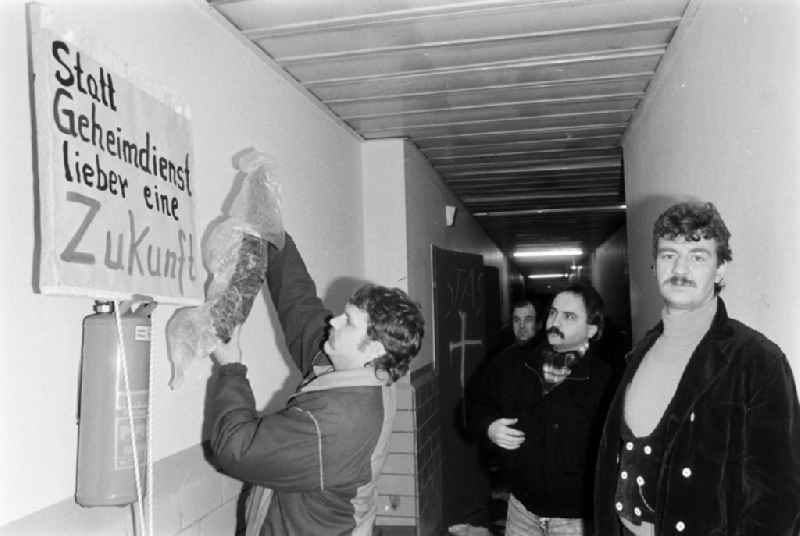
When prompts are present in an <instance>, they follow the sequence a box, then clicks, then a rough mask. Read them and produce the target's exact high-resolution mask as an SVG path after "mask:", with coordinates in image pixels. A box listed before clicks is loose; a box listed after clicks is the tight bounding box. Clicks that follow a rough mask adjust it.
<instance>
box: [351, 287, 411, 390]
mask: <svg viewBox="0 0 800 536" xmlns="http://www.w3.org/2000/svg"><path fill="white" fill-rule="evenodd" d="M350 303H351V304H353V305H355V306H356V307H358V308H359V309H362V310H364V311H366V313H367V315H368V317H369V324H368V325H367V336H368V337H369V338H370V339H372V340H375V341H379V342H380V343H381V344H383V347H384V348H385V349H386V353H385V354H384V355H382V356H381V357H377V358H375V359H373V360H372V364H373V366H374V367H375V370H376V371H383V372H385V373H386V374H387V375H388V377H389V381H388V383H393V382H395V381H397V379H398V378H400V377H402V376H403V375H404V374H405V373H406V372H408V368H409V365H410V364H411V360H412V359H413V358H414V356H416V355H417V353H418V352H419V349H420V346H421V345H422V337H423V336H424V335H425V319H424V318H423V317H422V313H421V312H420V307H419V304H417V303H415V302H413V301H411V299H410V298H409V297H408V294H406V293H405V292H404V291H402V290H400V289H399V288H388V287H382V286H380V285H364V286H363V287H361V288H360V289H358V290H357V291H356V293H355V294H353V296H352V297H351V298H350Z"/></svg>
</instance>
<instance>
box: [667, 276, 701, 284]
mask: <svg viewBox="0 0 800 536" xmlns="http://www.w3.org/2000/svg"><path fill="white" fill-rule="evenodd" d="M664 282H665V283H669V284H670V285H675V286H678V287H696V286H697V283H695V282H694V281H692V280H691V279H689V278H688V277H682V276H679V275H673V276H672V277H670V278H669V279H667V280H665V281H664Z"/></svg>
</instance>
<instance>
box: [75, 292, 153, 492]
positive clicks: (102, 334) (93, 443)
mask: <svg viewBox="0 0 800 536" xmlns="http://www.w3.org/2000/svg"><path fill="white" fill-rule="evenodd" d="M155 307H156V303H155V302H153V301H147V302H144V303H140V305H139V306H138V308H136V310H135V311H134V309H133V302H122V303H121V304H120V306H119V309H120V311H119V314H120V323H121V326H122V341H123V343H124V352H125V356H124V357H125V359H124V361H123V356H122V353H121V351H120V347H119V335H118V327H117V319H116V315H115V313H114V303H113V302H110V301H96V302H95V305H94V310H95V313H94V314H91V315H89V316H87V317H85V318H84V319H83V351H82V357H81V379H80V388H79V392H80V393H79V397H80V398H79V403H78V404H79V405H78V463H77V465H78V468H77V477H76V483H75V501H76V502H77V503H78V504H80V505H82V506H120V505H125V504H131V503H134V502H136V500H137V490H136V479H135V474H134V451H133V443H132V441H131V434H134V437H135V444H136V459H137V460H138V465H139V474H140V487H141V494H142V496H144V493H145V491H144V489H145V480H144V475H145V471H144V469H145V464H146V462H147V459H146V453H147V443H146V440H147V426H148V411H149V410H148V394H149V393H148V391H149V385H150V328H151V321H150V314H151V313H152V311H153V309H155ZM124 362H125V363H127V376H128V387H129V389H130V401H131V403H130V407H131V412H129V411H128V395H127V391H126V388H125V381H124V373H125V371H124V369H123V363H124ZM130 413H132V416H133V427H131V415H130ZM131 428H133V429H131Z"/></svg>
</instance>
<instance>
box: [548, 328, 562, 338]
mask: <svg viewBox="0 0 800 536" xmlns="http://www.w3.org/2000/svg"><path fill="white" fill-rule="evenodd" d="M547 334H548V335H558V336H559V337H561V338H562V339H563V338H564V333H563V332H562V331H561V330H560V329H558V327H556V326H550V327H549V328H547Z"/></svg>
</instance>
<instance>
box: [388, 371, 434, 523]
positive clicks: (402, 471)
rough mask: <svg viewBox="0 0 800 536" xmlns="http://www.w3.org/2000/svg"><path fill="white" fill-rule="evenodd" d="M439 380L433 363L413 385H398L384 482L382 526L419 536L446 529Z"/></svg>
mask: <svg viewBox="0 0 800 536" xmlns="http://www.w3.org/2000/svg"><path fill="white" fill-rule="evenodd" d="M435 380H436V377H435V376H434V374H433V369H432V367H431V366H427V367H423V368H422V369H420V370H418V371H414V373H413V374H412V377H411V384H410V385H409V384H398V412H397V417H396V418H395V423H394V431H393V433H392V443H391V447H390V454H389V458H388V459H387V461H386V465H385V466H384V468H383V472H382V474H381V478H380V481H379V485H378V489H379V493H380V502H379V506H378V521H377V525H378V526H379V527H408V528H409V529H411V528H413V529H414V530H413V531H412V532H410V534H416V535H418V536H429V535H436V536H438V535H440V534H442V533H443V529H442V519H441V515H442V514H441V511H442V500H441V489H442V477H441V450H440V446H439V445H440V441H439V404H438V396H437V388H436V381H435ZM378 533H379V534H380V532H379V531H378ZM387 534H388V533H387Z"/></svg>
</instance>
